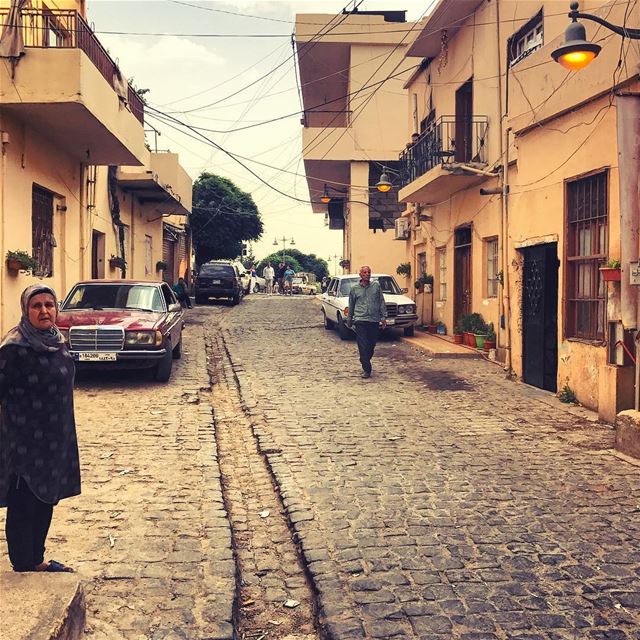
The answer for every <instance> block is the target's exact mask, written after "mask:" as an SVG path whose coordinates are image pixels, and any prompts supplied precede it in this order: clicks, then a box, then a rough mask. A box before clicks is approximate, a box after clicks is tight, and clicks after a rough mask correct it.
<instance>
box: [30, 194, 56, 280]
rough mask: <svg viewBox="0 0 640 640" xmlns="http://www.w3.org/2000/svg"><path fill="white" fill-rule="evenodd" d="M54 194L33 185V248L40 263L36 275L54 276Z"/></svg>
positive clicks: (34, 255)
mask: <svg viewBox="0 0 640 640" xmlns="http://www.w3.org/2000/svg"><path fill="white" fill-rule="evenodd" d="M53 245H54V241H53V193H51V191H47V189H43V188H42V187H38V186H37V185H35V184H34V185H33V188H32V191H31V248H32V254H33V258H34V259H35V260H36V261H37V263H38V268H37V272H36V274H35V275H39V276H44V277H45V278H48V277H51V276H52V275H53Z"/></svg>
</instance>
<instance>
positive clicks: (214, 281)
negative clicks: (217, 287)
mask: <svg viewBox="0 0 640 640" xmlns="http://www.w3.org/2000/svg"><path fill="white" fill-rule="evenodd" d="M211 284H220V280H212V281H211Z"/></svg>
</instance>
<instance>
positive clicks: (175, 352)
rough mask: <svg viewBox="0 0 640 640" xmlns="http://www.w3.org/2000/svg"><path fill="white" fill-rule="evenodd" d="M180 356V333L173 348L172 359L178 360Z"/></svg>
mask: <svg viewBox="0 0 640 640" xmlns="http://www.w3.org/2000/svg"><path fill="white" fill-rule="evenodd" d="M180 358H182V335H180V340H178V344H177V345H176V346H175V347H174V348H173V359H174V360H180Z"/></svg>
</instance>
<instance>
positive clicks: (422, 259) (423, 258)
mask: <svg viewBox="0 0 640 640" xmlns="http://www.w3.org/2000/svg"><path fill="white" fill-rule="evenodd" d="M423 273H427V254H426V253H425V252H424V251H423V252H421V253H419V254H418V273H417V274H416V277H417V278H419V277H420V276H421V275H422V274H423Z"/></svg>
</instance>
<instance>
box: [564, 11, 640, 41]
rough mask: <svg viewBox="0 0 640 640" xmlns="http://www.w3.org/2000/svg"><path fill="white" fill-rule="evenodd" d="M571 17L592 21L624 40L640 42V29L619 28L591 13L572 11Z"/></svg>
mask: <svg viewBox="0 0 640 640" xmlns="http://www.w3.org/2000/svg"><path fill="white" fill-rule="evenodd" d="M569 17H570V18H572V19H574V20H575V19H577V18H580V19H581V20H591V21H592V22H597V23H598V24H600V25H602V26H603V27H606V28H607V29H609V30H610V31H613V32H614V33H617V34H618V35H619V36H622V37H624V38H629V39H630V40H640V29H631V28H630V27H619V26H618V25H615V24H611V22H607V20H604V19H603V18H600V17H598V16H592V15H591V14H589V13H580V12H579V11H575V10H573V11H570V12H569Z"/></svg>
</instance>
